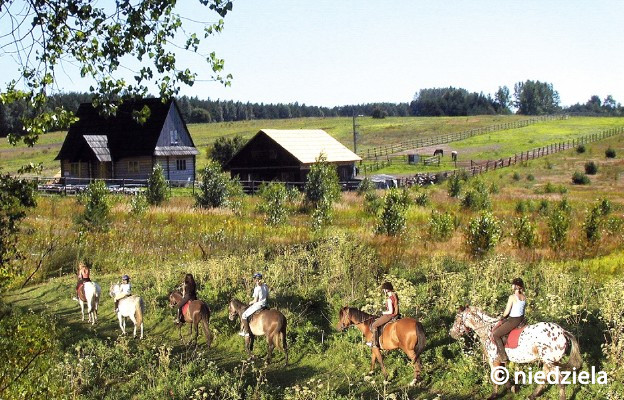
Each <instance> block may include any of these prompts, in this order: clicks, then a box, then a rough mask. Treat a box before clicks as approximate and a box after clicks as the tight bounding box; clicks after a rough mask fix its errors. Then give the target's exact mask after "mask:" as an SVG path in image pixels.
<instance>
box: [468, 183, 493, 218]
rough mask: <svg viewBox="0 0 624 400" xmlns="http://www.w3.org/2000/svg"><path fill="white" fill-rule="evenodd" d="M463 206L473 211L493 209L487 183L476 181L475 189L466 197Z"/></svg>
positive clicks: (469, 191)
mask: <svg viewBox="0 0 624 400" xmlns="http://www.w3.org/2000/svg"><path fill="white" fill-rule="evenodd" d="M461 205H462V207H464V208H467V209H471V210H473V211H481V210H489V209H490V208H491V207H492V203H491V201H490V194H489V190H488V188H487V186H486V185H485V183H483V181H481V180H475V182H474V184H473V187H472V188H471V189H469V190H468V191H467V192H466V194H465V195H464V198H463V199H462V201H461Z"/></svg>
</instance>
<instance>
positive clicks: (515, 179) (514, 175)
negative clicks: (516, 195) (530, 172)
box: [511, 171, 521, 182]
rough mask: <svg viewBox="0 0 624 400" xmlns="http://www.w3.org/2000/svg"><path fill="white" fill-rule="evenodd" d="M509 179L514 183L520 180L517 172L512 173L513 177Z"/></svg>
mask: <svg viewBox="0 0 624 400" xmlns="http://www.w3.org/2000/svg"><path fill="white" fill-rule="evenodd" d="M511 178H512V179H513V180H514V181H516V182H517V181H519V180H520V178H521V177H520V174H519V173H518V171H516V172H514V173H513V175H512V176H511Z"/></svg>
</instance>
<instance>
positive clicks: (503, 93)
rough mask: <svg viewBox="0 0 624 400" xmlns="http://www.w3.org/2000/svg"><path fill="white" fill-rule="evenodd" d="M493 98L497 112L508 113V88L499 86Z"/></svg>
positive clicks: (509, 99) (509, 100) (509, 101)
mask: <svg viewBox="0 0 624 400" xmlns="http://www.w3.org/2000/svg"><path fill="white" fill-rule="evenodd" d="M494 98H495V99H496V105H497V111H498V112H499V113H501V114H506V113H509V106H510V105H511V96H510V94H509V88H508V87H507V86H499V87H498V90H497V91H496V95H494Z"/></svg>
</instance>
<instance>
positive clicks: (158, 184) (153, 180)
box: [145, 164, 169, 206]
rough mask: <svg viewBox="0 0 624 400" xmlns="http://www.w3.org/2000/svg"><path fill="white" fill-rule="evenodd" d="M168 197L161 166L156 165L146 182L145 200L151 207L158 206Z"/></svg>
mask: <svg viewBox="0 0 624 400" xmlns="http://www.w3.org/2000/svg"><path fill="white" fill-rule="evenodd" d="M168 197H169V188H168V185H167V180H166V179H165V174H164V173H163V169H162V166H161V165H160V164H156V166H155V167H154V170H153V171H152V173H151V175H150V177H149V179H148V181H147V190H145V198H146V200H147V202H148V203H149V204H150V205H152V206H158V205H160V204H162V202H163V201H165V200H167V198H168Z"/></svg>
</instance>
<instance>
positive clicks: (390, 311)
mask: <svg viewBox="0 0 624 400" xmlns="http://www.w3.org/2000/svg"><path fill="white" fill-rule="evenodd" d="M381 289H382V290H383V292H384V295H386V311H384V312H383V315H382V316H381V317H379V318H377V319H376V320H375V322H373V323H372V325H371V328H372V329H373V343H372V346H373V347H379V328H381V326H383V325H384V324H386V323H388V322H389V321H390V320H391V319H392V318H394V317H396V316H397V315H398V314H399V297H398V296H397V294H396V292H395V291H394V287H392V284H391V283H390V282H384V283H383V285H381Z"/></svg>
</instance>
